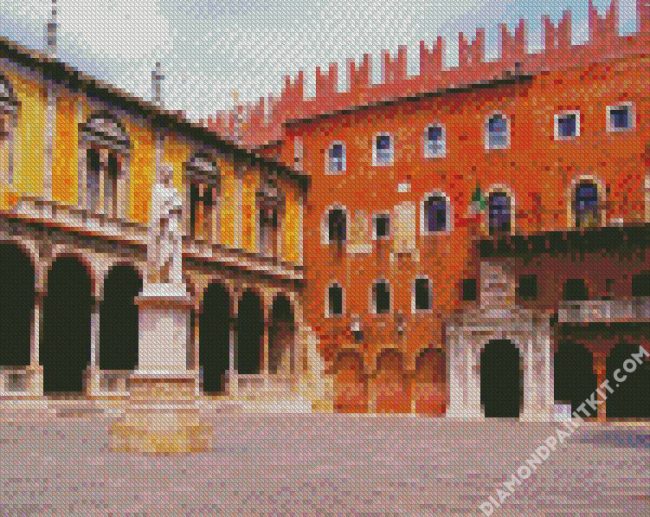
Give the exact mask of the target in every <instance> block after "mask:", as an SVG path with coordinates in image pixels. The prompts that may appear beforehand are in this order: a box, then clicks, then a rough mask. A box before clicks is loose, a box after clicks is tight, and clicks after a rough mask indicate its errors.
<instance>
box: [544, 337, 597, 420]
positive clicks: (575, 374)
mask: <svg viewBox="0 0 650 517" xmlns="http://www.w3.org/2000/svg"><path fill="white" fill-rule="evenodd" d="M553 368H554V378H555V387H554V392H555V401H556V402H561V403H565V404H571V412H574V411H576V409H577V408H578V406H579V405H580V404H582V403H583V402H584V401H585V399H587V398H588V397H589V395H591V394H592V393H593V392H594V390H595V389H596V374H595V373H594V361H593V356H592V355H591V352H589V350H587V349H586V348H585V347H584V346H583V345H580V344H578V343H567V342H562V343H560V344H559V345H558V349H557V352H556V353H555V358H554V366H553ZM591 411H592V410H591V408H590V412H591ZM594 414H595V413H594Z"/></svg>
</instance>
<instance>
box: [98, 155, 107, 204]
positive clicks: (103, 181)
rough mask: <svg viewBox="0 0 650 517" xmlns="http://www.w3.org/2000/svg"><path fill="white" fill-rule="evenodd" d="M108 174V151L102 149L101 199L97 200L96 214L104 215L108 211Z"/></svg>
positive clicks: (100, 156)
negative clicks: (106, 193)
mask: <svg viewBox="0 0 650 517" xmlns="http://www.w3.org/2000/svg"><path fill="white" fill-rule="evenodd" d="M107 172H108V149H100V152H99V197H98V200H97V208H96V209H95V213H97V214H104V213H106V209H105V207H104V202H105V199H104V197H105V196H104V189H105V188H106V174H107Z"/></svg>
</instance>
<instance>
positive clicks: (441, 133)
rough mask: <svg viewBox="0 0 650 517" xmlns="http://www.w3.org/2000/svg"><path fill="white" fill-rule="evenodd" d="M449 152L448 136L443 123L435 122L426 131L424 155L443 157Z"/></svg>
mask: <svg viewBox="0 0 650 517" xmlns="http://www.w3.org/2000/svg"><path fill="white" fill-rule="evenodd" d="M445 154H447V138H446V132H445V127H444V126H443V125H442V124H433V125H431V126H429V127H427V128H426V130H425V131H424V157H425V158H441V157H443V156H445Z"/></svg>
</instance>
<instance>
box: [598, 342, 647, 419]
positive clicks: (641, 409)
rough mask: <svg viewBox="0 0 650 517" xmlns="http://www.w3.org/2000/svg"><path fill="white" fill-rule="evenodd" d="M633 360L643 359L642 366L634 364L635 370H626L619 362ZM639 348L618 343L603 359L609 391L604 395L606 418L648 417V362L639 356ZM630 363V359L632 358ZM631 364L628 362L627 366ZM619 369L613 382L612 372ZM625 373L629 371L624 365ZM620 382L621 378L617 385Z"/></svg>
mask: <svg viewBox="0 0 650 517" xmlns="http://www.w3.org/2000/svg"><path fill="white" fill-rule="evenodd" d="M633 354H634V357H641V358H643V359H645V360H644V361H643V363H642V364H638V360H637V361H635V363H636V369H635V370H634V371H626V370H625V369H624V368H623V363H624V362H625V361H626V360H628V359H632V355H633ZM639 354H640V351H639V346H638V345H631V344H625V343H621V344H618V345H616V346H615V347H614V348H613V349H612V351H611V352H610V354H609V356H607V365H606V366H607V379H608V380H609V386H610V388H611V389H612V390H613V392H612V393H609V394H608V395H607V416H608V417H612V418H650V361H648V358H647V357H645V356H643V355H642V356H639ZM632 360H634V359H632ZM629 364H631V363H629ZM619 368H620V372H618V373H617V375H616V377H618V379H619V380H616V378H615V377H614V372H615V371H616V370H617V369H619ZM628 370H631V368H630V366H628ZM621 379H624V380H623V381H622V382H621Z"/></svg>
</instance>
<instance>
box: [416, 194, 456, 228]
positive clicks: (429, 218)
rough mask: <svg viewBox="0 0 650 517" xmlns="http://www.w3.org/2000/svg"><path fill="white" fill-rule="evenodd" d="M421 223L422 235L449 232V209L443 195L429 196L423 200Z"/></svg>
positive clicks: (447, 201)
mask: <svg viewBox="0 0 650 517" xmlns="http://www.w3.org/2000/svg"><path fill="white" fill-rule="evenodd" d="M421 223H422V233H423V234H431V233H438V232H446V231H449V229H450V207H449V200H448V199H447V197H446V196H445V195H444V194H431V195H429V196H427V197H426V198H425V199H424V201H423V203H422V221H421Z"/></svg>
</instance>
